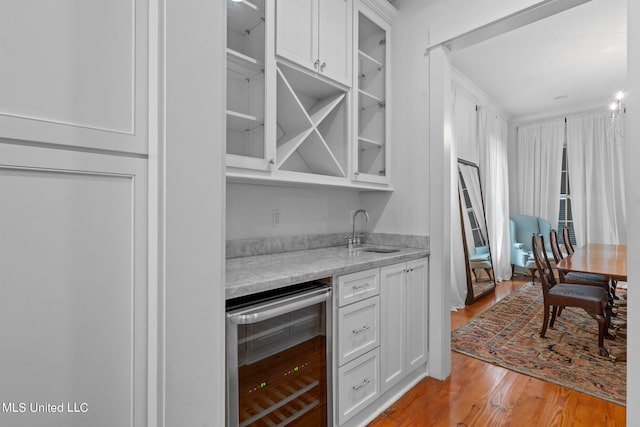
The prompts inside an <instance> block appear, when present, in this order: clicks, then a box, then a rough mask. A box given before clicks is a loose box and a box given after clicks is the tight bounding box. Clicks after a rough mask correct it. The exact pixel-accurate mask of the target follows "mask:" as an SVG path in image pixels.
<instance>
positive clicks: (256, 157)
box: [226, 0, 273, 170]
mask: <svg viewBox="0 0 640 427" xmlns="http://www.w3.org/2000/svg"><path fill="white" fill-rule="evenodd" d="M226 2H227V109H226V115H227V140H226V147H227V150H226V152H227V165H228V166H235V167H241V168H249V169H261V170H267V169H268V168H269V160H270V159H272V158H273V153H271V152H270V149H269V147H268V145H267V144H266V141H267V135H268V132H269V131H268V129H269V123H268V122H269V120H268V116H269V113H270V110H271V109H272V108H269V107H268V105H269V104H268V99H269V96H270V95H269V89H268V88H269V81H268V79H269V78H270V74H271V73H272V72H273V71H272V70H271V69H270V64H269V58H272V57H273V54H269V49H268V47H267V46H268V43H267V40H268V39H269V37H271V32H272V31H273V30H272V29H271V28H269V27H267V22H273V20H272V19H270V20H268V19H267V18H268V16H267V15H269V14H270V13H271V12H272V10H271V9H270V8H271V4H270V0H242V1H239V2H238V1H233V0H226Z"/></svg>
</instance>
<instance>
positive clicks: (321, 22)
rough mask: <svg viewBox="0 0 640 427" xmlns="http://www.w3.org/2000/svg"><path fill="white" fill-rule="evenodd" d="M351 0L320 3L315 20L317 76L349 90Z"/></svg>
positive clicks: (327, 0) (329, 0)
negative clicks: (318, 63)
mask: <svg viewBox="0 0 640 427" xmlns="http://www.w3.org/2000/svg"><path fill="white" fill-rule="evenodd" d="M351 4H352V3H351V0H321V1H320V7H319V9H320V10H319V19H318V26H319V28H318V53H319V58H320V72H321V73H322V74H324V75H326V76H327V77H329V78H332V79H334V80H337V81H339V82H342V83H345V84H347V85H348V86H351V85H350V84H349V76H350V75H351V61H352V60H351V55H352V53H351V52H352V47H351V46H352V44H353V43H352V37H351V20H352V18H351V17H352V7H351Z"/></svg>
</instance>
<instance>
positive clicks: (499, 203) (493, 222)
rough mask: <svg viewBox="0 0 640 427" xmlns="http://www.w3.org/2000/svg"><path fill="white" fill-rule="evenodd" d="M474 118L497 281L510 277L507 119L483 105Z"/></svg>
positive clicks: (492, 257) (492, 258) (494, 271)
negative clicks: (476, 125)
mask: <svg viewBox="0 0 640 427" xmlns="http://www.w3.org/2000/svg"><path fill="white" fill-rule="evenodd" d="M478 119H479V120H478V144H479V148H480V149H479V153H480V159H479V165H480V179H481V181H482V188H483V190H484V198H485V209H486V216H487V228H488V233H489V244H490V246H491V260H492V262H493V274H494V276H495V280H496V281H498V282H499V281H502V280H508V279H509V278H511V262H510V259H509V258H510V256H511V248H510V239H509V166H508V164H509V154H508V129H507V122H505V121H504V120H503V119H502V118H501V117H500V116H498V115H497V114H495V113H493V112H492V111H490V110H488V109H486V108H484V107H480V111H479V118H478Z"/></svg>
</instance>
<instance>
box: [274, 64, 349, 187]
mask: <svg viewBox="0 0 640 427" xmlns="http://www.w3.org/2000/svg"><path fill="white" fill-rule="evenodd" d="M277 75H278V79H277V112H276V119H277V122H278V131H279V132H278V135H277V136H278V140H277V144H276V151H277V155H276V159H277V162H276V164H277V166H276V167H277V169H279V170H286V171H293V172H300V173H310V174H318V175H328V176H338V177H344V176H346V172H345V165H346V160H347V156H346V142H347V141H346V129H347V110H346V107H345V105H346V92H345V91H344V90H342V89H339V88H337V87H335V86H333V85H331V84H329V83H326V82H323V81H321V80H318V79H316V78H314V77H312V76H309V75H308V74H306V73H304V72H301V71H298V70H295V69H293V68H291V67H288V66H286V65H283V64H279V65H278V69H277Z"/></svg>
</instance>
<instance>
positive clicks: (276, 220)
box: [271, 209, 280, 227]
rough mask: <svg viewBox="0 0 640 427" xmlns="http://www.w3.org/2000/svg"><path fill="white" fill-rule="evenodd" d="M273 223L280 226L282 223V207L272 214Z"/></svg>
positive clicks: (274, 225)
mask: <svg viewBox="0 0 640 427" xmlns="http://www.w3.org/2000/svg"><path fill="white" fill-rule="evenodd" d="M271 225H272V226H273V227H278V226H279V225H280V209H274V210H273V212H272V216H271Z"/></svg>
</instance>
